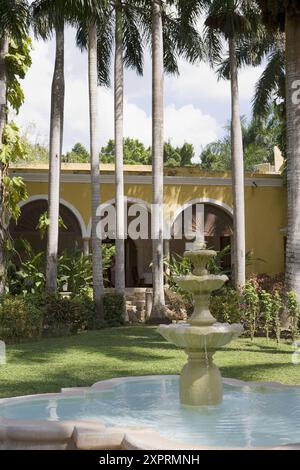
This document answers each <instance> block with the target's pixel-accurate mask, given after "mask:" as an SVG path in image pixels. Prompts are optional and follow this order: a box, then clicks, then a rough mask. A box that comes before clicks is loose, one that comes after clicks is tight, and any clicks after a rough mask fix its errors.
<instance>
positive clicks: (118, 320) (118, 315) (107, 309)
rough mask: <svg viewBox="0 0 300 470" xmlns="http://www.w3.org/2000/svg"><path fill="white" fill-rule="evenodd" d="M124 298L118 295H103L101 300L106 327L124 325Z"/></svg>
mask: <svg viewBox="0 0 300 470" xmlns="http://www.w3.org/2000/svg"><path fill="white" fill-rule="evenodd" d="M125 309H126V304H125V297H124V296H123V295H119V294H105V295H104V298H103V311H104V322H105V325H106V326H109V327H113V326H121V325H123V324H124V316H125Z"/></svg>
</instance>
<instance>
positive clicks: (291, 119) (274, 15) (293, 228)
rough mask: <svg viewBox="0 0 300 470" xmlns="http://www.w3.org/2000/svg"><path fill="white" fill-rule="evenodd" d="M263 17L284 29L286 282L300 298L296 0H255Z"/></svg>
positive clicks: (299, 1) (299, 16) (299, 25)
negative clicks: (286, 193)
mask: <svg viewBox="0 0 300 470" xmlns="http://www.w3.org/2000/svg"><path fill="white" fill-rule="evenodd" d="M257 3H258V4H259V6H260V8H261V10H262V13H263V19H264V21H265V23H266V24H267V26H268V27H270V28H272V30H274V29H275V31H278V30H279V31H281V32H284V31H285V41H286V44H285V59H286V112H287V114H286V119H287V187H288V233H287V248H286V286H287V289H288V290H293V291H295V292H296V294H297V296H298V300H300V243H299V240H300V226H299V219H300V213H299V210H300V120H299V115H300V112H299V105H300V102H299V77H300V0H293V1H292V0H280V1H277V2H271V1H267V0H265V1H263V0H257Z"/></svg>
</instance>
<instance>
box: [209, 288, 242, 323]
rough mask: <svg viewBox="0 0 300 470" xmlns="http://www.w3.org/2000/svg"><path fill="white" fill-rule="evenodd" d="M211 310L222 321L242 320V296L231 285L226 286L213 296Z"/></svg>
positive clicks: (234, 321)
mask: <svg viewBox="0 0 300 470" xmlns="http://www.w3.org/2000/svg"><path fill="white" fill-rule="evenodd" d="M210 310H211V313H212V315H213V316H214V317H215V318H216V320H217V321H218V322H221V323H231V324H232V323H240V322H242V320H243V318H242V314H243V312H242V309H241V296H240V294H239V293H238V292H237V291H236V290H234V289H232V288H229V287H224V288H223V289H222V290H220V291H219V292H217V293H216V294H215V295H214V296H212V298H211V302H210Z"/></svg>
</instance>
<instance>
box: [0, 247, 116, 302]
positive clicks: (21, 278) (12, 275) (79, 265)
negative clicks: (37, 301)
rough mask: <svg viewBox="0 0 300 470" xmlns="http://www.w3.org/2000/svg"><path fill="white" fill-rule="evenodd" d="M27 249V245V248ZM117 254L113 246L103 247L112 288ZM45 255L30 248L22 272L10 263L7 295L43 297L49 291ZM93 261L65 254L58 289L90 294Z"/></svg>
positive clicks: (106, 280)
mask: <svg viewBox="0 0 300 470" xmlns="http://www.w3.org/2000/svg"><path fill="white" fill-rule="evenodd" d="M23 246H24V245H23ZM114 254H115V247H114V246H113V245H108V244H103V245H102V256H103V273H104V280H105V282H106V284H108V276H107V274H108V269H109V267H110V266H111V261H112V258H113V256H114ZM45 266H46V261H45V253H44V252H41V253H38V254H34V252H33V250H32V248H31V247H30V245H29V244H26V260H25V261H22V262H21V266H20V268H17V267H16V265H15V264H14V263H10V265H9V269H8V279H7V293H10V294H14V295H19V294H23V295H28V294H38V293H40V294H42V293H43V292H44V291H45ZM92 280H93V277H92V257H91V256H84V255H83V253H82V252H80V251H78V252H75V253H69V252H64V253H63V254H62V255H61V256H60V257H59V260H58V279H57V283H58V289H59V290H60V291H64V290H68V291H69V292H72V293H75V294H81V293H84V292H86V291H87V290H88V289H89V288H91V287H92Z"/></svg>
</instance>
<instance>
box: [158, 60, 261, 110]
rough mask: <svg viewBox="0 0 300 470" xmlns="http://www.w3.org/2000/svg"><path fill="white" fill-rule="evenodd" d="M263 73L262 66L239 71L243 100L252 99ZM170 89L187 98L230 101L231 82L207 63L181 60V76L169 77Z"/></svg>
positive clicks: (182, 97) (241, 97)
mask: <svg viewBox="0 0 300 470" xmlns="http://www.w3.org/2000/svg"><path fill="white" fill-rule="evenodd" d="M261 73H262V67H257V68H246V69H243V70H241V71H240V73H239V87H240V99H241V101H243V100H245V101H249V102H250V101H251V100H252V98H253V94H254V87H255V83H256V82H257V80H258V78H259V76H260V75H261ZM167 80H168V81H167V84H168V86H169V87H170V91H171V92H172V93H173V94H175V95H176V96H177V97H180V98H181V99H185V100H193V101H195V100H197V101H198V100H203V99H205V100H207V99H211V100H213V101H215V102H217V101H218V100H219V101H222V102H229V100H230V82H229V81H226V80H218V78H217V74H216V73H215V72H214V71H213V70H212V69H211V68H210V67H209V66H208V65H207V64H204V63H201V64H199V65H192V64H189V63H187V62H185V61H181V62H180V76H179V77H178V78H173V77H171V78H169V79H167Z"/></svg>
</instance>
